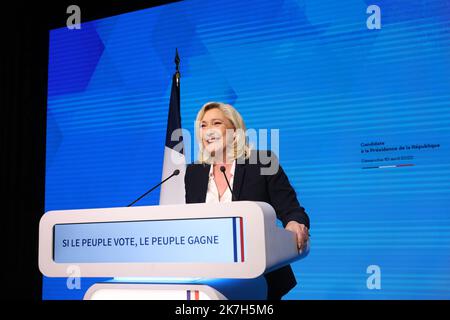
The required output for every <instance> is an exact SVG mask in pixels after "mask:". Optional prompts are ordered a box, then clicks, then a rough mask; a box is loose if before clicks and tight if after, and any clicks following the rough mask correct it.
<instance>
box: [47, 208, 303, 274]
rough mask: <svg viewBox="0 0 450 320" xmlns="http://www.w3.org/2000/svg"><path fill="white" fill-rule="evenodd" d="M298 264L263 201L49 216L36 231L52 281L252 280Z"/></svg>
mask: <svg viewBox="0 0 450 320" xmlns="http://www.w3.org/2000/svg"><path fill="white" fill-rule="evenodd" d="M299 258H301V256H300V255H299V253H298V251H297V244H296V241H295V235H294V234H293V233H292V232H290V231H287V230H284V229H282V228H279V227H277V225H276V215H275V212H274V210H273V208H272V207H271V206H270V205H269V204H267V203H264V202H251V201H233V202H231V203H225V204H222V203H218V204H205V203H197V204H183V205H161V206H140V207H130V208H102V209H86V210H62V211H49V212H47V213H46V214H44V215H43V216H42V218H41V221H40V224H39V269H40V270H41V272H42V273H43V274H44V275H46V276H47V277H65V276H67V275H68V270H70V269H71V268H72V267H73V266H77V267H78V268H79V270H80V273H81V276H82V277H105V278H106V277H154V278H167V277H169V278H172V277H177V278H203V279H217V278H230V279H251V278H256V277H259V276H260V275H262V274H263V273H264V272H266V271H267V270H270V269H271V268H277V267H280V266H281V265H286V264H288V263H289V262H291V261H293V260H296V259H299Z"/></svg>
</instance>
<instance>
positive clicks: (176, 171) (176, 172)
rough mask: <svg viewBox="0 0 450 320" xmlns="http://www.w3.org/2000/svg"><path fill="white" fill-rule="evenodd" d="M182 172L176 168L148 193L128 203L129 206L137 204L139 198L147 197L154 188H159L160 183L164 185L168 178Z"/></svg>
mask: <svg viewBox="0 0 450 320" xmlns="http://www.w3.org/2000/svg"><path fill="white" fill-rule="evenodd" d="M179 174H180V170H178V169H176V170H174V171H173V173H172V174H171V175H170V176H168V177H167V178H165V179H164V180H163V181H161V182H160V183H158V184H157V185H156V186H154V187H153V188H151V189H150V190H148V191H147V192H146V193H144V194H143V195H142V196H140V197H139V198H137V199H136V200H134V201H133V202H132V203H130V204H129V205H127V207H131V206H132V205H133V204H135V203H136V202H138V201H139V200H141V199H142V198H143V197H145V196H146V195H148V194H149V193H150V192H152V191H153V190H155V189H156V188H158V187H159V186H160V185H162V184H163V183H164V182H166V181H167V180H169V179H171V178H172V177H174V176H177V175H179Z"/></svg>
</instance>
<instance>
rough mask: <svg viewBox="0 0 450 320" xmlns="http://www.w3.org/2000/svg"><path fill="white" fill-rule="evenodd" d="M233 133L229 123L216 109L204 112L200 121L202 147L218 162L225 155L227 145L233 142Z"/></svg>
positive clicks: (231, 125)
mask: <svg viewBox="0 0 450 320" xmlns="http://www.w3.org/2000/svg"><path fill="white" fill-rule="evenodd" d="M233 131H234V128H233V124H232V123H231V121H230V120H229V119H228V118H226V117H225V115H224V113H223V112H222V111H221V110H220V109H217V108H214V109H210V110H208V111H206V112H205V114H204V115H203V118H202V120H201V121H200V137H201V138H202V144H203V147H204V148H205V150H206V151H207V152H208V153H209V154H211V155H212V156H214V157H217V158H218V159H220V160H221V159H222V158H223V156H224V155H226V148H227V144H228V145H230V143H232V141H233ZM227 142H228V143H227Z"/></svg>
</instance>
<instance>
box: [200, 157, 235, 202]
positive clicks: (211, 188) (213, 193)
mask: <svg viewBox="0 0 450 320" xmlns="http://www.w3.org/2000/svg"><path fill="white" fill-rule="evenodd" d="M235 169H236V160H234V161H233V164H232V165H231V177H230V179H228V180H229V182H230V186H231V188H233V181H234V171H235ZM213 170H214V166H213V165H211V169H210V170H209V181H208V191H207V192H206V200H205V203H219V202H220V203H222V202H231V201H232V200H233V197H232V195H231V191H230V188H228V186H227V188H226V189H225V192H224V193H223V195H222V198H220V199H219V190H218V189H217V185H216V181H215V179H214V173H213Z"/></svg>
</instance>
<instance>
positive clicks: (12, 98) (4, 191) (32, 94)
mask: <svg viewBox="0 0 450 320" xmlns="http://www.w3.org/2000/svg"><path fill="white" fill-rule="evenodd" d="M170 2H175V1H162V0H158V1H144V0H128V1H113V0H110V1H98V0H95V1H66V0H60V1H58V2H56V1H55V3H52V2H44V1H39V2H38V3H36V2H34V3H28V2H21V1H16V3H15V4H8V5H6V4H1V5H0V12H1V13H2V14H1V15H0V27H1V29H0V35H1V43H2V46H1V49H0V67H1V68H0V73H1V80H0V88H1V92H0V99H1V100H0V114H1V116H0V118H1V120H2V121H1V135H0V152H1V158H0V161H1V162H0V174H1V182H0V183H1V184H0V185H1V189H0V192H1V195H2V199H3V200H2V203H1V207H0V211H1V213H0V214H1V216H2V217H1V220H0V221H1V226H2V228H1V229H2V230H1V235H2V242H1V243H2V244H3V245H2V247H1V250H2V251H3V252H2V253H1V255H2V259H1V260H2V264H3V266H4V267H5V269H4V271H3V272H2V282H1V283H2V285H3V288H2V289H3V292H5V293H8V294H7V296H8V298H9V299H27V300H41V297H42V275H41V273H40V272H39V268H38V235H39V230H38V229H39V219H40V217H41V215H42V214H43V213H44V200H45V139H46V109H47V99H46V93H47V66H48V44H49V30H50V29H54V28H59V27H64V26H65V25H66V20H67V18H68V17H69V16H70V14H67V13H66V10H67V7H68V6H69V5H72V4H76V5H78V6H79V7H80V8H81V22H82V23H83V22H84V21H90V20H94V19H99V18H104V17H108V16H112V15H117V14H121V13H125V12H130V11H134V10H139V9H144V8H149V7H153V6H158V5H162V4H166V3H170ZM68 183H70V181H68Z"/></svg>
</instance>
